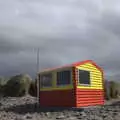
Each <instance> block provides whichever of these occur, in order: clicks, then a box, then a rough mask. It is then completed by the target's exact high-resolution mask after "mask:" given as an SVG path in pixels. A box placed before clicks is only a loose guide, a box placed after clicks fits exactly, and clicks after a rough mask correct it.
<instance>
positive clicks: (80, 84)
mask: <svg viewBox="0 0 120 120" xmlns="http://www.w3.org/2000/svg"><path fill="white" fill-rule="evenodd" d="M80 70H81V71H86V72H89V81H90V84H83V83H80ZM90 76H91V73H90V71H88V70H83V69H78V75H77V78H78V86H91V79H90V78H91V77H90Z"/></svg>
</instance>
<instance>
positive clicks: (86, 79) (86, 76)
mask: <svg viewBox="0 0 120 120" xmlns="http://www.w3.org/2000/svg"><path fill="white" fill-rule="evenodd" d="M78 77H79V84H84V85H89V84H90V72H89V71H85V70H79V75H78Z"/></svg>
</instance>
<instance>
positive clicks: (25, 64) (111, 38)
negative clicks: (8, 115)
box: [0, 0, 120, 77]
mask: <svg viewBox="0 0 120 120" xmlns="http://www.w3.org/2000/svg"><path fill="white" fill-rule="evenodd" d="M119 6H120V1H119V0H0V74H1V75H14V74H16V73H21V72H22V73H24V72H26V73H29V74H31V75H35V72H36V51H35V50H34V49H35V48H38V47H39V48H40V69H44V68H49V67H55V66H59V65H64V64H69V63H72V62H76V61H81V60H86V59H92V60H94V61H95V62H97V63H98V64H99V65H100V66H101V67H103V68H104V70H105V73H106V77H107V76H109V75H116V74H117V75H119V74H120V71H119V70H120V56H119V53H120V50H119V46H120V23H119V21H120V7H119Z"/></svg>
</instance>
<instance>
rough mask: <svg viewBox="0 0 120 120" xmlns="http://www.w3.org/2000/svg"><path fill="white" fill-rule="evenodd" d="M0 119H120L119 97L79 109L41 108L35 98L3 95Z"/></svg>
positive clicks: (0, 100)
mask: <svg viewBox="0 0 120 120" xmlns="http://www.w3.org/2000/svg"><path fill="white" fill-rule="evenodd" d="M0 120H120V99H118V100H111V101H108V102H106V104H105V105H104V106H95V107H87V108H80V109H67V108H63V109H43V108H40V107H39V108H37V107H36V98H34V97H31V96H29V95H27V96H24V97H5V98H1V99H0Z"/></svg>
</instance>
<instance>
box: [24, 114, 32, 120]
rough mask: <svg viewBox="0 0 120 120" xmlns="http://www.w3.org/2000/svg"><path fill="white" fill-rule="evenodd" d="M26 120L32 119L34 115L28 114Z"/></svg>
mask: <svg viewBox="0 0 120 120" xmlns="http://www.w3.org/2000/svg"><path fill="white" fill-rule="evenodd" d="M24 118H25V119H32V115H30V114H29V113H28V114H26V115H25V116H24Z"/></svg>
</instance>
